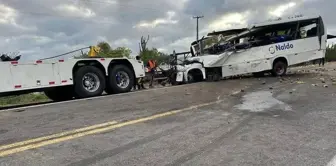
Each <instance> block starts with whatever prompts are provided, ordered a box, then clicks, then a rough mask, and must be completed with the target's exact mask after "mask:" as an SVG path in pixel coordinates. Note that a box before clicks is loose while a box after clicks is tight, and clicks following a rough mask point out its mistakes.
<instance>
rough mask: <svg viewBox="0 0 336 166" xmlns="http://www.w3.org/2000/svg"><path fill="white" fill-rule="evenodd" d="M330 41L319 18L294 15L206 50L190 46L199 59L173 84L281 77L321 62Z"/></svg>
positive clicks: (192, 60)
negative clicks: (250, 76)
mask: <svg viewBox="0 0 336 166" xmlns="http://www.w3.org/2000/svg"><path fill="white" fill-rule="evenodd" d="M334 37H335V36H332V35H327V30H326V27H325V26H324V24H323V20H322V17H321V16H313V17H305V16H302V15H296V16H293V17H288V18H279V19H276V20H269V21H266V22H263V23H258V24H253V25H251V26H250V27H249V28H246V29H245V30H243V31H242V32H239V33H236V34H233V35H231V36H230V37H227V38H225V39H224V40H219V41H218V42H217V43H216V44H213V45H211V46H210V47H206V45H207V44H206V42H207V41H206V40H205V41H203V42H202V41H201V42H198V44H194V45H192V50H193V51H194V52H195V53H196V54H199V55H198V56H194V57H191V58H188V59H187V61H189V62H190V63H189V64H187V65H182V66H180V67H179V71H178V74H177V76H176V81H177V82H193V81H195V78H197V81H201V80H203V79H208V80H219V79H221V78H224V77H228V76H233V75H241V74H248V73H253V74H254V75H264V73H266V72H270V73H271V74H272V75H274V76H283V75H285V74H286V71H287V67H288V66H291V65H296V64H300V63H304V62H309V61H312V60H316V59H321V58H324V57H325V53H326V47H327V39H330V38H334ZM200 43H201V44H200ZM204 43H205V44H204ZM200 48H201V49H200Z"/></svg>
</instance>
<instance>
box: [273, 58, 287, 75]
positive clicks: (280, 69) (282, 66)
mask: <svg viewBox="0 0 336 166" xmlns="http://www.w3.org/2000/svg"><path fill="white" fill-rule="evenodd" d="M286 72H287V64H286V63H285V62H283V61H281V60H279V61H276V62H275V63H274V65H273V69H272V75H273V76H284V75H285V74H286Z"/></svg>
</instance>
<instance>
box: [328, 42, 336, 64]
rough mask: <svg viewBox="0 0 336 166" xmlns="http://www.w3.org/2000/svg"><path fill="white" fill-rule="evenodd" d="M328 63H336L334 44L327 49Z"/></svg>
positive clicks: (335, 46) (335, 47)
mask: <svg viewBox="0 0 336 166" xmlns="http://www.w3.org/2000/svg"><path fill="white" fill-rule="evenodd" d="M326 61H336V45H334V44H332V45H331V46H328V47H327V51H326Z"/></svg>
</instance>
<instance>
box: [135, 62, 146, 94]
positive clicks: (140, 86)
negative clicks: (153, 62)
mask: <svg viewBox="0 0 336 166" xmlns="http://www.w3.org/2000/svg"><path fill="white" fill-rule="evenodd" d="M135 59H136V60H137V61H141V58H140V56H136V57H135ZM136 87H138V90H140V89H146V88H145V86H144V81H143V78H136V80H135V83H134V86H133V89H134V90H136Z"/></svg>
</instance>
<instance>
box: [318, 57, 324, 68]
mask: <svg viewBox="0 0 336 166" xmlns="http://www.w3.org/2000/svg"><path fill="white" fill-rule="evenodd" d="M324 61H325V57H323V58H321V59H320V62H319V66H321V64H322V66H324Z"/></svg>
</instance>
